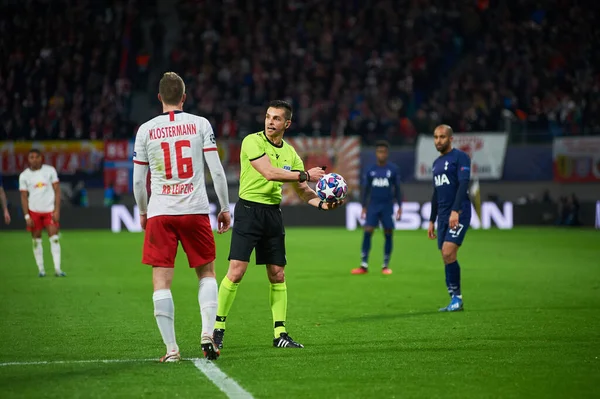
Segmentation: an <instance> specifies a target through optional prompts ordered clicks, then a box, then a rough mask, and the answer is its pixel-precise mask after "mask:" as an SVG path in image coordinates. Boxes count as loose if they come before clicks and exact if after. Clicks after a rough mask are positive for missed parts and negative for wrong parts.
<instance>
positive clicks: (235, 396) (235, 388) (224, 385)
mask: <svg viewBox="0 0 600 399" xmlns="http://www.w3.org/2000/svg"><path fill="white" fill-rule="evenodd" d="M192 362H193V363H194V366H196V368H197V369H198V370H200V371H201V372H202V373H203V374H204V375H205V376H206V377H207V378H208V379H209V380H211V381H212V383H213V384H215V385H216V386H217V388H219V389H220V390H221V391H222V392H224V393H225V395H227V397H228V398H230V399H254V398H253V396H252V395H251V394H250V392H248V391H246V390H245V389H244V388H242V387H241V386H240V385H239V384H238V383H237V382H236V381H235V380H234V379H233V378H231V377H229V376H228V375H227V374H225V373H224V372H222V371H221V369H220V368H218V367H217V366H216V365H215V364H214V363H213V362H210V361H208V360H206V359H192Z"/></svg>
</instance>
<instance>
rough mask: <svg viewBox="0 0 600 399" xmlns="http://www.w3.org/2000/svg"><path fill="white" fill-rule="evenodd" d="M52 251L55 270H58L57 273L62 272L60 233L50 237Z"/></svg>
mask: <svg viewBox="0 0 600 399" xmlns="http://www.w3.org/2000/svg"><path fill="white" fill-rule="evenodd" d="M50 252H52V261H53V262H54V271H56V273H60V272H61V270H60V241H59V240H58V234H55V235H53V236H52V237H50Z"/></svg>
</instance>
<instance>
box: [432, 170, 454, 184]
mask: <svg viewBox="0 0 600 399" xmlns="http://www.w3.org/2000/svg"><path fill="white" fill-rule="evenodd" d="M433 179H434V181H435V186H436V187H439V186H443V185H444V184H450V180H448V176H446V174H445V173H444V174H442V175H435V176H434V177H433Z"/></svg>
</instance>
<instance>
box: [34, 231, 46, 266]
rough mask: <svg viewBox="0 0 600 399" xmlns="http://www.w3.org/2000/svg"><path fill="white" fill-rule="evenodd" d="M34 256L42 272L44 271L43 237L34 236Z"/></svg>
mask: <svg viewBox="0 0 600 399" xmlns="http://www.w3.org/2000/svg"><path fill="white" fill-rule="evenodd" d="M32 241H33V257H34V258H35V263H36V264H37V267H38V270H39V272H40V273H44V248H43V247H42V239H41V238H34V239H33V240H32Z"/></svg>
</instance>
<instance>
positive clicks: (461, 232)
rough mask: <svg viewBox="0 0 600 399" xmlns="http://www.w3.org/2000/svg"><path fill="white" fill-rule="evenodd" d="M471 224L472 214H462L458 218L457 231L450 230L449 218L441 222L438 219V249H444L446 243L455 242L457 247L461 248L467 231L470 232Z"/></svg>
mask: <svg viewBox="0 0 600 399" xmlns="http://www.w3.org/2000/svg"><path fill="white" fill-rule="evenodd" d="M470 223H471V213H470V212H469V213H468V214H464V213H461V214H460V216H459V217H458V227H457V228H455V229H450V225H449V223H448V218H445V220H443V221H440V219H439V218H438V225H437V236H438V249H442V245H444V241H448V242H453V243H455V244H456V245H458V246H460V245H461V244H462V242H463V240H464V239H465V235H466V234H467V230H469V225H470Z"/></svg>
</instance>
